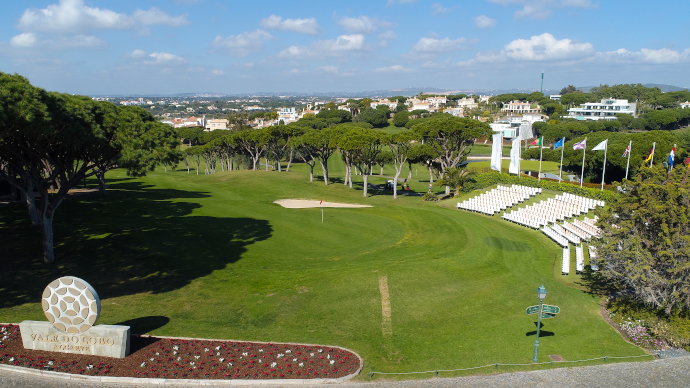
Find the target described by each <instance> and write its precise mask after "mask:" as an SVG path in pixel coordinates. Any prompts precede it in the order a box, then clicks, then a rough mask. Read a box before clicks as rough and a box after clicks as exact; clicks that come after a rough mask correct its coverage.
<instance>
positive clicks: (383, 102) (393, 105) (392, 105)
mask: <svg viewBox="0 0 690 388" xmlns="http://www.w3.org/2000/svg"><path fill="white" fill-rule="evenodd" d="M379 105H386V106H388V109H390V110H391V111H395V108H396V107H397V106H398V101H391V100H388V99H383V100H376V101H373V102H372V103H371V104H369V106H371V108H373V109H376V107H377V106H379Z"/></svg>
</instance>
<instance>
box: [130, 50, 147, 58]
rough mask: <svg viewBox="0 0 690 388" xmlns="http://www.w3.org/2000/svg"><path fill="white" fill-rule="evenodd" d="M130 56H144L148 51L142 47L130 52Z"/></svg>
mask: <svg viewBox="0 0 690 388" xmlns="http://www.w3.org/2000/svg"><path fill="white" fill-rule="evenodd" d="M129 56H130V57H132V58H143V57H145V56H146V51H144V50H141V49H134V50H132V52H131V53H129Z"/></svg>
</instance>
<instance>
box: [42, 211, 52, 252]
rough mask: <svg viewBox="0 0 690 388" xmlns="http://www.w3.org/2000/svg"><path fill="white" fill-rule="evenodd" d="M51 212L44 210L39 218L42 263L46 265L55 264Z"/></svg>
mask: <svg viewBox="0 0 690 388" xmlns="http://www.w3.org/2000/svg"><path fill="white" fill-rule="evenodd" d="M53 214H54V212H53V211H50V210H46V212H45V214H43V216H42V217H41V231H42V238H41V243H42V246H43V261H44V262H45V263H46V264H52V263H54V262H55V250H54V248H53Z"/></svg>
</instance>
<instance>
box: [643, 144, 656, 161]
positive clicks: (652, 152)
mask: <svg viewBox="0 0 690 388" xmlns="http://www.w3.org/2000/svg"><path fill="white" fill-rule="evenodd" d="M655 148H656V142H654V143H653V144H652V149H651V150H649V156H647V159H645V160H644V161H645V162H649V161H651V160H652V158H653V157H654V149H655Z"/></svg>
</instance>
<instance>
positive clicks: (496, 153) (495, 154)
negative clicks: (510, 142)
mask: <svg viewBox="0 0 690 388" xmlns="http://www.w3.org/2000/svg"><path fill="white" fill-rule="evenodd" d="M492 141H493V145H492V146H491V169H492V170H496V171H501V156H503V155H502V154H503V135H501V134H500V133H498V134H495V135H494V136H493V138H492Z"/></svg>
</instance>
